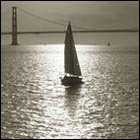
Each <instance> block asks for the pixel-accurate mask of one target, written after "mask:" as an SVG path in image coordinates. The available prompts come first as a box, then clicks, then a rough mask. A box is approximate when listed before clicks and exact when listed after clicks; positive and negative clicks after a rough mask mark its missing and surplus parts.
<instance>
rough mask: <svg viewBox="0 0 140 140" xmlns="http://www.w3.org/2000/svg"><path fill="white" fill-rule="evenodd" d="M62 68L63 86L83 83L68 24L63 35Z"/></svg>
mask: <svg viewBox="0 0 140 140" xmlns="http://www.w3.org/2000/svg"><path fill="white" fill-rule="evenodd" d="M64 68H65V76H64V78H63V79H61V82H62V84H63V85H75V84H81V83H83V81H82V73H81V69H80V65H79V62H78V57H77V53H76V48H75V43H74V38H73V34H72V29H71V24H70V22H69V24H68V27H67V31H66V35H65V49H64Z"/></svg>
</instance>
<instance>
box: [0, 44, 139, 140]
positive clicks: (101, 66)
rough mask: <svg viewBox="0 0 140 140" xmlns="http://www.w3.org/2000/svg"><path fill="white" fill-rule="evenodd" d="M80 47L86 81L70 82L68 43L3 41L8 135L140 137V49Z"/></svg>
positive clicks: (4, 128)
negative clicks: (62, 79)
mask: <svg viewBox="0 0 140 140" xmlns="http://www.w3.org/2000/svg"><path fill="white" fill-rule="evenodd" d="M58 48H59V49H58ZM77 50H78V58H79V62H80V66H81V69H82V73H83V77H84V81H85V83H84V84H82V85H79V86H73V87H65V86H63V85H61V82H60V79H59V77H61V76H63V74H64V64H63V62H64V60H63V57H64V55H63V51H64V49H63V46H55V45H54V46H47V45H46V46H22V47H21V46H20V47H19V46H15V47H11V46H2V57H1V62H2V65H1V67H2V70H1V75H2V76H1V91H2V93H1V126H2V127H1V132H2V134H1V137H2V138H13V139H14V138H25V139H29V138H33V139H41V138H68V139H69V138H81V139H84V138H86V139H88V138H89V139H91V138H92V139H94V138H95V139H97V138H105V139H113V138H120V139H123V138H139V71H138V69H139V53H138V50H132V49H131V50H121V49H119V50H118V49H115V50H114V49H110V48H102V47H100V48H98V46H97V47H93V46H84V45H83V46H80V45H79V46H77Z"/></svg>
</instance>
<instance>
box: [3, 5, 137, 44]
mask: <svg viewBox="0 0 140 140" xmlns="http://www.w3.org/2000/svg"><path fill="white" fill-rule="evenodd" d="M17 9H18V11H21V12H22V13H24V14H26V15H28V16H31V17H34V18H36V19H39V20H41V21H44V22H45V23H50V24H51V25H52V24H53V25H55V26H56V25H57V26H59V29H50V28H49V29H48V30H46V31H44V30H43V31H18V26H19V25H18V22H17V19H18V16H17ZM9 10H11V8H10V9H7V10H6V11H4V12H3V13H1V15H5V14H6V13H7V12H9ZM24 22H26V21H24ZM66 23H67V22H66ZM60 26H61V28H60ZM66 27H67V24H63V23H60V22H57V21H54V20H50V19H48V18H44V17H41V16H38V15H36V14H33V13H31V12H29V11H26V10H24V9H22V8H19V7H15V6H14V7H12V31H6V32H1V35H12V45H18V38H17V37H18V35H20V34H54V33H55V34H56V33H65V32H66ZM72 28H73V32H74V33H106V32H110V33H113V32H139V30H138V29H104V30H103V29H102V30H101V29H100V30H99V29H91V28H87V27H81V26H80V27H78V26H72ZM19 30H20V29H19Z"/></svg>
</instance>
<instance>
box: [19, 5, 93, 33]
mask: <svg viewBox="0 0 140 140" xmlns="http://www.w3.org/2000/svg"><path fill="white" fill-rule="evenodd" d="M18 9H19V10H21V11H22V12H24V13H26V14H28V15H30V16H32V17H35V18H38V19H40V20H43V21H46V22H50V23H53V24H56V25H60V26H63V27H67V24H63V23H60V22H56V21H54V20H51V19H48V18H44V17H41V16H38V15H35V14H33V13H31V12H29V11H26V10H24V9H22V8H21V7H18ZM72 27H73V28H75V29H86V30H87V29H88V30H91V29H89V28H84V27H77V26H72Z"/></svg>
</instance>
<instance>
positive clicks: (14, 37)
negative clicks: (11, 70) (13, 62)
mask: <svg viewBox="0 0 140 140" xmlns="http://www.w3.org/2000/svg"><path fill="white" fill-rule="evenodd" d="M11 45H18V41H17V7H12V44H11Z"/></svg>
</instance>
